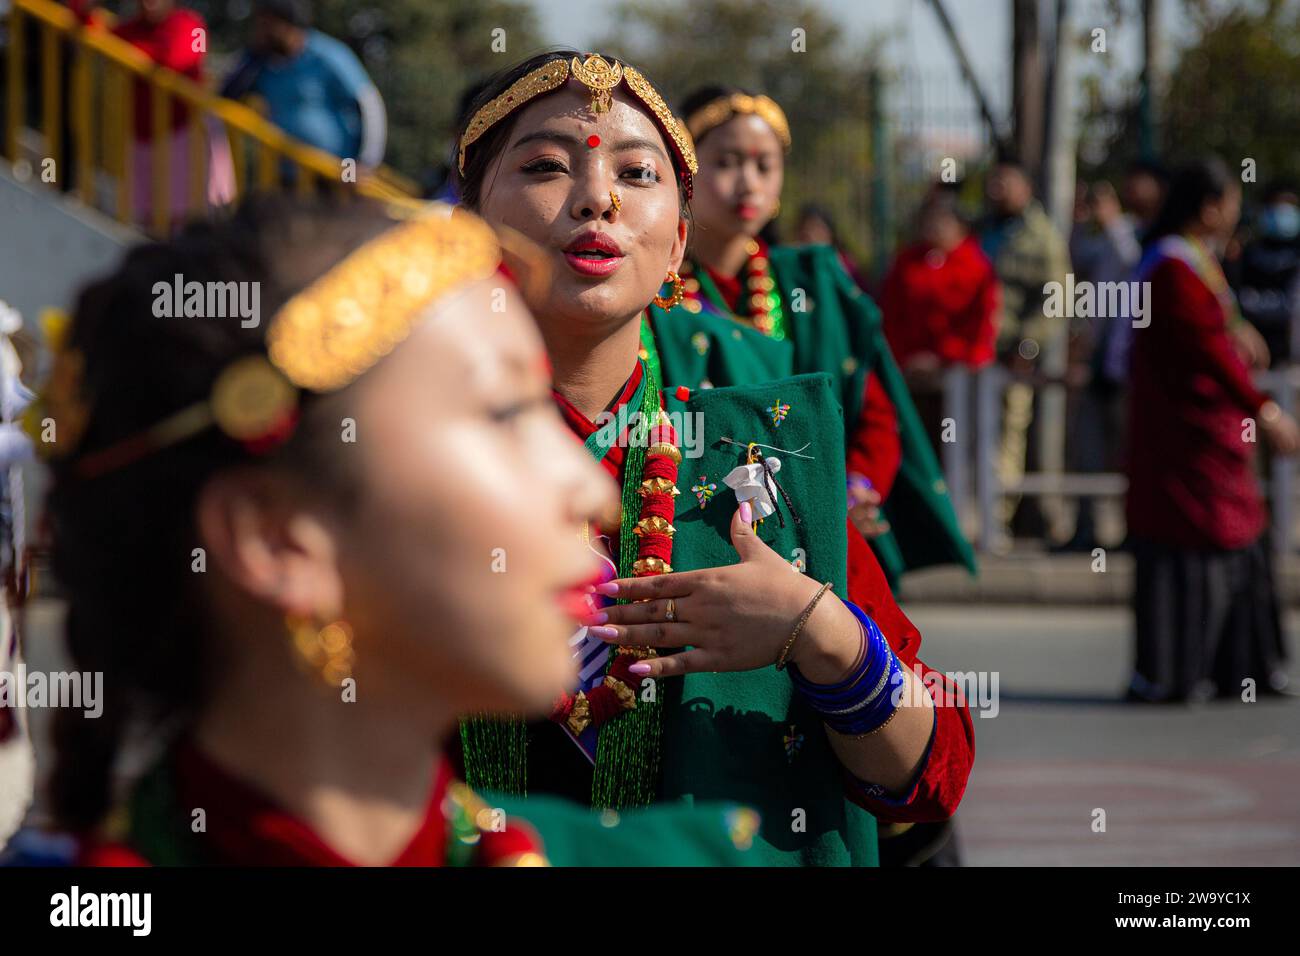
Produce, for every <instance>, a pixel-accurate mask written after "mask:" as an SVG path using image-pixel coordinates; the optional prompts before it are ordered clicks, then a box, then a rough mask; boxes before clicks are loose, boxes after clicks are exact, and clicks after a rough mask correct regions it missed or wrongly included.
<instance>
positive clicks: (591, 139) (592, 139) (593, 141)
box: [587, 133, 600, 149]
mask: <svg viewBox="0 0 1300 956" xmlns="http://www.w3.org/2000/svg"><path fill="white" fill-rule="evenodd" d="M587 145H588V146H590V147H591V148H592V149H595V148H596V147H597V146H599V145H600V137H599V136H597V135H596V134H595V133H592V134H591V135H590V136H588V137H587Z"/></svg>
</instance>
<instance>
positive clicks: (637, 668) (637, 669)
mask: <svg viewBox="0 0 1300 956" xmlns="http://www.w3.org/2000/svg"><path fill="white" fill-rule="evenodd" d="M627 672H628V673H629V674H636V676H637V677H641V676H642V675H644V674H649V673H650V665H649V664H633V665H631V666H630V667H629V668H628V669H627Z"/></svg>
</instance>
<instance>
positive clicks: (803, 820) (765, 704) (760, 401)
mask: <svg viewBox="0 0 1300 956" xmlns="http://www.w3.org/2000/svg"><path fill="white" fill-rule="evenodd" d="M664 399H665V402H664V404H665V408H666V410H667V412H668V413H669V415H670V417H671V418H672V419H673V424H674V425H675V426H676V427H677V434H678V444H679V447H680V448H681V451H682V455H683V456H684V457H683V461H682V463H681V467H680V469H679V472H678V478H677V486H678V488H679V489H680V490H681V495H680V497H678V499H677V507H676V513H675V516H674V518H673V525H674V527H675V528H676V534H675V536H674V539H673V558H672V565H673V568H674V570H676V571H691V570H698V569H703V568H713V567H720V566H724V565H728V564H734V563H736V561H737V557H736V552H735V549H734V548H733V547H732V545H731V532H730V525H731V518H732V515H733V514H735V511H736V507H737V502H736V496H735V494H734V493H733V492H732V491H731V489H730V488H728V487H727V486H726V485H725V484H724V483H723V477H724V476H725V475H726V474H727V473H728V472H730V471H731V470H732V469H733V468H735V467H736V466H737V465H740V464H744V463H745V448H744V447H743V445H744V444H745V443H748V442H760V443H763V444H766V445H770V446H776V447H778V448H782V449H790V450H792V451H793V450H799V449H801V448H802V449H803V451H802V454H803V455H805V456H808V457H805V458H800V457H798V456H796V455H794V454H790V453H789V452H784V451H775V450H772V449H763V451H764V453H765V454H766V455H775V456H776V457H778V458H780V459H781V462H782V467H781V470H780V472H779V473H778V475H777V478H778V480H779V481H780V483H781V485H782V486H783V487H784V488H785V490H786V492H787V493H788V494H789V496H790V499H791V501H792V502H793V506H794V509H795V512H796V513H797V515H798V518H799V520H798V521H797V522H796V521H795V520H794V515H791V514H790V513H789V509H788V508H787V506H786V504H785V502H784V500H782V501H781V513H782V515H783V516H784V521H785V525H784V527H782V525H781V521H780V520H779V519H778V518H777V516H776V515H772V516H770V517H769V518H767V520H766V521H765V522H764V523H763V524H761V525H760V526H759V529H758V536H759V537H760V538H761V539H762V540H763V541H765V542H767V543H768V544H769V545H770V546H771V547H772V548H773V549H774V550H775V551H776V552H777V553H778V554H780V555H782V556H783V557H785V558H786V559H787V560H789V561H792V562H793V561H795V560H801V561H802V562H803V564H804V566H805V567H806V571H807V573H808V574H809V575H810V576H812V577H814V578H815V579H817V580H819V581H828V580H829V581H832V582H833V584H834V590H835V593H836V594H838V595H839V596H840V597H842V598H846V597H847V578H848V575H847V563H848V538H847V523H846V519H845V511H846V502H845V482H844V438H843V434H844V432H843V429H842V428H841V427H839V419H840V415H841V412H840V406H839V402H838V401H836V398H835V396H834V395H833V394H832V392H831V380H830V377H829V376H827V375H825V374H822V373H818V374H813V375H800V376H797V377H793V378H784V379H776V380H766V381H763V382H760V383H758V384H755V385H750V386H746V387H736V388H719V389H700V390H696V391H694V392H692V393H690V394H689V397H687V398H685V399H683V398H681V397H679V396H678V394H677V390H676V389H674V388H671V387H670V388H668V389H665V392H664ZM778 404H779V405H785V406H789V407H788V410H787V411H786V414H785V417H784V418H783V419H781V421H780V423H779V424H777V422H776V421H775V419H774V416H773V414H772V411H771V409H772V408H773V407H774V406H776V405H778ZM828 422H829V423H832V427H829V428H828V427H827V423H828ZM724 437H725V438H729V439H732V440H733V441H736V442H740V443H742V447H737V446H736V445H733V444H729V443H727V442H724V441H722V439H723V438H724ZM804 446H807V447H806V448H805V447H804ZM708 484H712V485H714V489H713V496H712V497H711V498H707V499H706V500H704V502H703V503H701V501H700V498H699V497H698V496H697V494H696V492H695V491H694V490H693V489H694V488H696V487H700V488H703V487H704V486H705V485H708ZM776 573H785V572H784V571H778V572H776ZM789 573H791V574H794V573H796V570H795V569H794V567H793V566H792V567H791V570H790V572H789ZM656 688H657V693H658V695H659V701H660V703H661V709H662V715H663V717H662V719H663V723H662V737H661V740H662V747H661V751H660V775H659V781H658V787H657V790H656V798H655V806H659V805H661V804H664V803H681V802H684V803H686V804H689V805H695V804H696V803H697V801H698V802H699V804H701V805H702V804H704V803H706V802H710V803H711V802H714V801H725V802H734V803H740V804H744V805H746V806H749V807H752V808H754V809H755V810H757V811H758V814H759V817H760V821H761V822H760V825H759V831H758V834H757V835H756V836H755V837H754V842H753V848H752V849H751V850H750V851H749V853H748V854H747V855H748V856H749V857H751V858H752V861H753V862H755V863H758V864H760V865H771V866H782V865H783V866H800V865H803V866H851V865H852V866H875V865H876V864H877V854H876V826H875V818H874V817H872V816H871V815H870V814H869V813H868V812H867V811H866V810H864V809H862V808H861V807H859V806H857V805H856V804H854V803H852V802H851V801H850V800H849V799H848V798H847V797H846V795H845V789H844V782H843V780H844V778H843V770H842V769H841V767H840V765H839V762H838V761H837V759H836V758H835V755H834V754H833V753H832V752H831V749H830V744H829V742H828V741H827V738H826V733H825V730H824V729H823V727H822V722H821V720H820V718H819V717H818V716H817V715H816V713H814V712H813V710H812V709H811V708H810V707H808V706H807V704H805V703H804V702H803V701H802V700H801V699H800V698H799V697H797V696H796V695H795V693H794V688H793V685H792V684H791V683H790V679H789V677H788V676H787V675H785V674H783V673H779V672H777V670H776V669H775V667H771V666H769V667H764V668H762V669H760V670H753V671H744V672H738V673H726V674H711V673H710V674H690V675H687V676H686V677H684V678H665V679H662V680H660V681H658V682H657V685H656ZM616 719H619V718H616ZM559 732H560V731H559V730H558V728H557V729H556V733H559ZM482 753H485V754H486V753H488V751H486V750H485V751H483V752H482ZM600 753H601V751H599V750H598V758H597V759H600V756H599V755H600ZM509 759H510V757H509V754H505V753H502V754H499V755H498V756H497V757H496V758H495V759H494V760H493V763H494V765H495V763H497V762H500V761H506V762H508V760H509ZM533 759H535V758H534V755H533V753H532V751H531V750H530V751H529V754H528V762H529V763H531V762H532V761H533ZM473 763H474V762H471V761H468V760H467V761H466V775H467V777H468V778H469V780H468V782H469V784H470V786H472V787H475V789H479V781H476V780H475V779H474V771H473V769H472V765H473ZM478 764H479V765H481V761H479V762H478ZM482 789H490V788H488V787H483V788H482ZM523 792H524V793H527V792H528V790H527V780H525V781H523ZM516 805H517V806H518V809H519V812H520V814H521V815H522V816H523V817H525V818H526V819H529V820H532V821H533V822H534V823H535V824H537V825H538V828H539V830H540V832H541V834H542V838H543V840H544V841H548V842H549V839H550V834H548V833H547V820H546V819H545V818H544V817H538V818H537V819H534V814H533V813H532V812H531V810H530V806H531V798H529V799H524V800H523V801H522V802H520V803H518V804H516ZM701 809H703V808H702V806H701ZM710 812H712V811H710Z"/></svg>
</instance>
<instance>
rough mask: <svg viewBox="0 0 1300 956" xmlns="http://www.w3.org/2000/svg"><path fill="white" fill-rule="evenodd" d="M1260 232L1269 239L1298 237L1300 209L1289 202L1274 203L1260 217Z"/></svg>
mask: <svg viewBox="0 0 1300 956" xmlns="http://www.w3.org/2000/svg"><path fill="white" fill-rule="evenodd" d="M1259 226H1260V231H1261V232H1262V233H1263V234H1264V235H1266V236H1268V237H1269V238H1270V239H1294V238H1296V236H1300V207H1298V206H1296V205H1295V204H1293V203H1289V202H1279V203H1274V204H1273V205H1271V206H1269V207H1268V208H1267V209H1265V210H1264V215H1263V216H1261V217H1260V223H1259Z"/></svg>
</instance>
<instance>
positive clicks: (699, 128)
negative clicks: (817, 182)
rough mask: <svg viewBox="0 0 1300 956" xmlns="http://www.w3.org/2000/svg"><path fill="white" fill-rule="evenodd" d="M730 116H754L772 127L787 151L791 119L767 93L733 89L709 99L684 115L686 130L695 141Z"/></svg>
mask: <svg viewBox="0 0 1300 956" xmlns="http://www.w3.org/2000/svg"><path fill="white" fill-rule="evenodd" d="M733 116H757V117H758V118H759V119H761V120H762V121H763V122H765V123H766V124H767V125H768V126H770V127H772V131H773V132H774V133H776V138H777V139H779V140H780V141H781V146H782V148H783V149H785V151H786V152H789V151H790V143H791V140H790V123H789V121H787V120H786V118H785V111H784V110H782V109H781V107H780V106H778V105H777V103H776V100H774V99H772V98H771V97H768V96H762V95H760V96H750V95H749V94H748V93H732V94H730V95H729V96H720V97H718V98H717V99H716V100H710V101H709V102H707V103H705V104H704V105H703V106H701V107H700V108H699V109H697V110H695V111H694V112H693V113H691V115H690V116H688V117H686V130H687V132H689V133H690V134H691V137H692V139H693V140H695V141H696V142H698V141H699V139H700V137H701V136H703V135H704V134H705V133H707V132H708V131H709V130H711V129H713V128H714V127H717V126H721V125H722V124H723V123H725V122H727V120H729V119H731V118H732V117H733Z"/></svg>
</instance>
